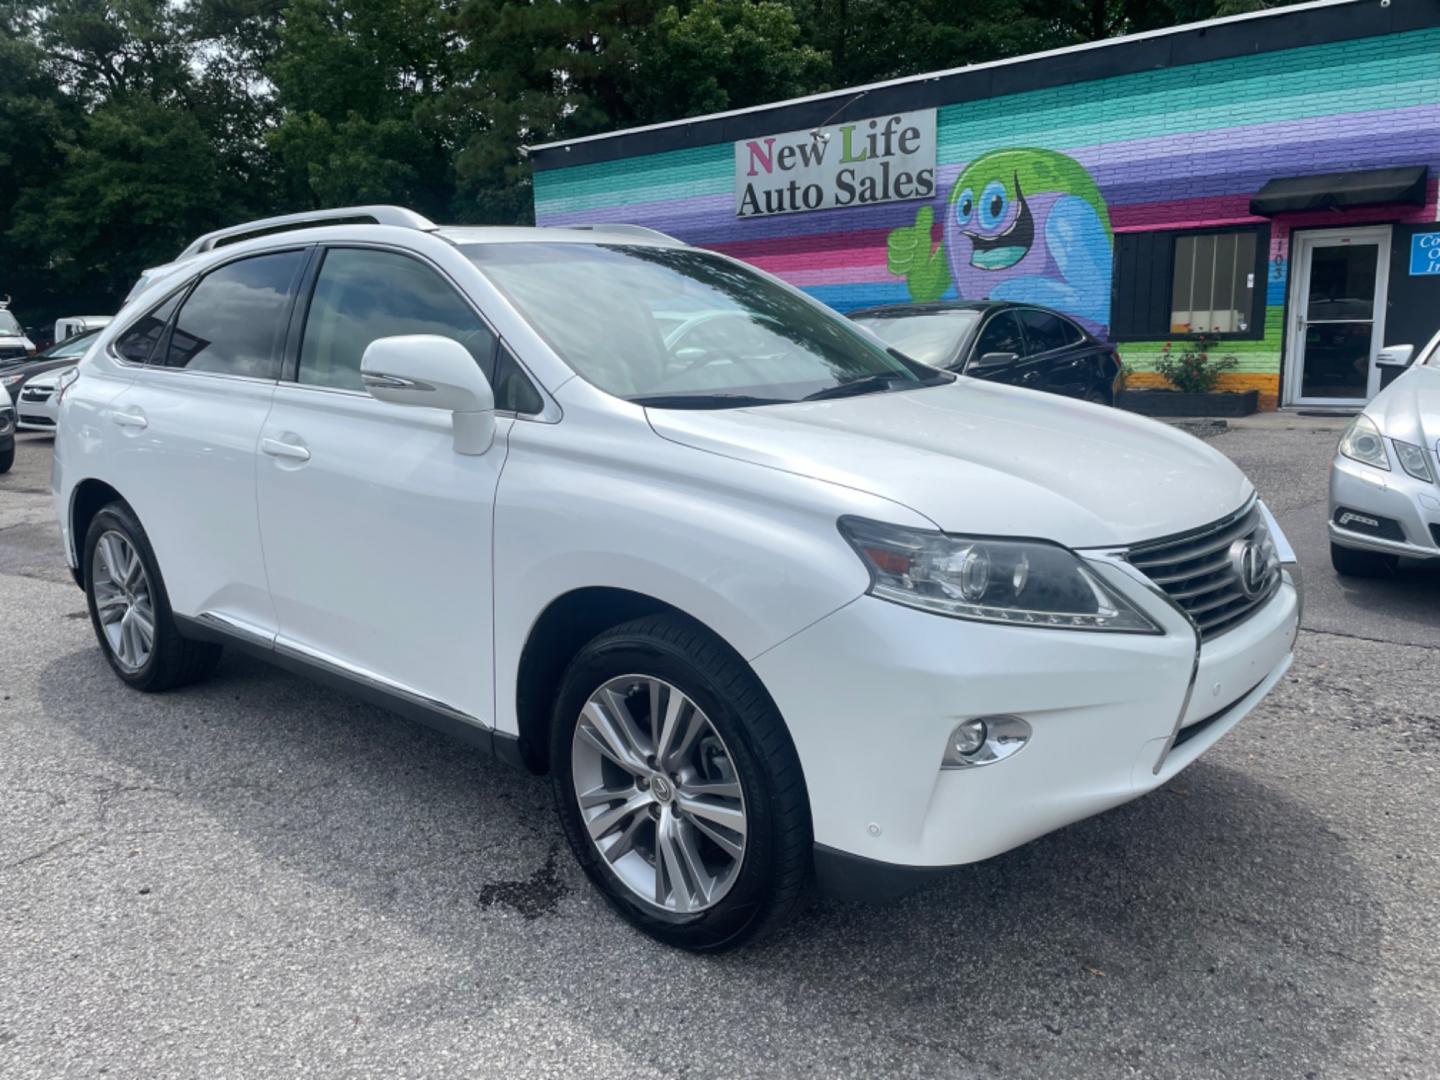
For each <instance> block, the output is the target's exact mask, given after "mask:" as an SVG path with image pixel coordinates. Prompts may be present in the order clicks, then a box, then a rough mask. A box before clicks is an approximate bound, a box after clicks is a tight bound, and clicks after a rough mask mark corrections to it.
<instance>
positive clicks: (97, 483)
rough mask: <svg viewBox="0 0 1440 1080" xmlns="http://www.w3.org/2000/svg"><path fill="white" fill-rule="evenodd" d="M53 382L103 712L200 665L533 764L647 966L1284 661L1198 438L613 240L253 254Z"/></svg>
mask: <svg viewBox="0 0 1440 1080" xmlns="http://www.w3.org/2000/svg"><path fill="white" fill-rule="evenodd" d="M336 219H338V220H336ZM366 219H369V220H371V221H373V222H375V223H374V224H363V223H357V220H358V221H359V222H363V221H365V220H366ZM285 229H288V230H289V231H282V230H285ZM677 309H683V310H684V312H685V313H686V314H685V315H684V318H683V320H682V321H680V322H678V323H676V322H675V319H674V315H675V312H676V311H677ZM79 370H80V374H79V377H78V378H77V379H76V380H75V381H74V383H73V384H72V385H70V386H69V387H68V388H67V389H66V391H65V393H64V395H63V398H62V400H61V403H60V421H59V425H58V428H57V431H56V440H55V452H54V465H53V473H52V476H53V486H54V491H55V508H56V512H57V517H58V519H59V523H60V529H61V537H62V543H63V544H64V548H65V557H66V559H67V561H68V562H69V565H70V567H71V568H72V571H73V573H74V576H75V580H76V582H77V584H79V585H80V586H81V587H82V588H83V589H84V590H85V592H86V596H87V600H88V605H89V611H90V615H91V622H92V625H93V627H94V630H95V633H96V638H97V641H98V643H99V646H100V648H101V650H102V652H103V655H104V656H105V657H106V660H107V661H108V663H109V665H110V666H111V668H112V669H113V671H114V672H115V674H116V675H117V677H118V678H119V679H120V680H121V681H122V682H124V683H125V684H127V685H128V686H130V687H132V688H134V689H137V690H142V691H159V690H165V689H167V688H170V687H174V686H178V685H181V684H183V683H186V682H191V681H194V680H196V679H200V678H203V677H204V676H205V675H207V674H208V673H210V672H211V671H212V670H213V669H214V668H215V665H216V663H217V661H218V659H219V656H220V651H221V648H222V646H227V645H228V646H233V647H236V648H240V649H244V650H247V651H250V652H253V653H256V654H258V655H260V656H263V657H266V658H268V659H270V660H272V661H275V662H277V663H279V664H282V665H285V666H288V667H290V668H292V669H296V670H300V671H304V672H308V673H310V674H311V675H314V676H316V677H318V678H321V679H324V680H327V681H329V682H331V683H335V684H339V685H342V686H346V687H348V688H350V689H351V690H352V691H353V692H355V693H357V694H361V695H363V696H366V697H368V698H370V699H372V700H375V701H379V702H382V703H384V704H386V705H388V706H390V707H392V708H395V709H397V710H398V711H401V712H404V713H407V714H408V715H411V716H414V717H416V718H417V719H421V720H424V721H426V722H428V723H431V724H434V725H436V726H438V727H441V728H443V729H445V730H448V731H450V732H452V733H455V734H458V735H460V736H461V737H464V738H466V739H469V740H470V741H472V742H473V743H474V744H476V745H478V746H481V747H483V748H485V749H487V750H489V751H490V752H492V753H494V754H496V755H498V756H500V757H502V758H504V759H506V760H511V761H514V762H516V763H520V764H523V765H525V766H526V767H528V768H530V769H532V770H535V771H537V772H548V773H550V775H551V777H552V784H553V789H554V793H555V798H556V806H557V811H558V814H559V817H560V821H561V823H562V827H563V829H564V831H565V833H566V836H567V838H568V840H569V842H570V844H571V847H572V849H573V851H574V853H575V856H576V858H577V859H578V860H579V862H580V864H581V866H582V867H583V868H584V869H585V871H586V873H587V874H588V875H589V876H590V878H591V880H592V882H593V883H594V884H595V886H596V887H597V888H598V889H599V890H600V891H601V892H602V893H603V894H604V895H605V897H606V898H607V899H608V900H609V901H610V902H611V903H612V904H613V906H614V907H615V908H616V909H617V910H618V911H619V912H620V913H622V915H623V916H624V917H626V918H627V919H629V920H630V921H631V922H632V923H633V924H634V925H636V926H637V927H639V928H640V929H642V930H644V931H645V932H646V933H649V934H651V935H653V936H655V937H656V938H658V939H660V940H662V941H665V942H668V943H670V944H673V945H677V946H682V947H685V948H690V949H706V950H709V949H722V948H728V947H731V946H734V945H736V944H738V943H740V942H741V941H743V940H745V939H746V938H747V937H750V936H751V935H753V934H755V933H757V932H759V931H760V930H762V929H765V928H767V927H769V926H773V925H775V924H777V923H779V922H780V921H782V920H783V919H784V918H785V917H786V916H787V915H789V914H790V913H792V912H793V911H794V910H796V907H797V905H798V903H799V901H800V899H801V897H802V896H803V895H804V893H805V886H806V882H807V879H808V878H809V877H810V876H811V874H812V873H813V874H815V875H818V877H819V879H820V882H821V884H822V885H823V886H825V887H827V888H830V889H834V890H839V891H846V892H849V893H850V894H851V895H855V894H858V893H863V892H866V891H867V890H873V891H872V895H873V894H875V893H883V892H887V891H894V890H897V889H903V888H904V887H906V886H909V885H913V884H914V883H915V882H916V881H917V880H918V879H921V878H923V877H926V876H929V875H932V874H935V873H937V872H939V871H941V870H943V869H944V868H947V867H953V866H955V865H958V864H963V863H969V862H973V861H976V860H979V859H984V858H988V857H990V856H992V855H996V854H999V853H1000V852H1003V851H1006V850H1008V849H1010V848H1013V847H1015V846H1016V845H1018V844H1023V843H1025V842H1026V841H1028V840H1030V839H1032V838H1034V837H1037V836H1040V835H1042V834H1044V833H1047V832H1049V831H1051V830H1053V829H1056V828H1059V827H1060V826H1062V825H1065V824H1067V823H1069V822H1072V821H1076V820H1078V819H1080V818H1083V817H1086V816H1088V815H1090V814H1094V813H1097V812H1099V811H1102V810H1105V809H1107V808H1109V807H1112V806H1116V805H1118V804H1120V803H1122V802H1125V801H1127V800H1129V799H1132V798H1135V797H1137V796H1139V795H1142V794H1143V793H1145V792H1147V791H1150V790H1152V789H1154V788H1156V787H1157V786H1159V785H1160V784H1162V783H1164V782H1165V781H1166V780H1168V779H1170V778H1171V777H1172V776H1174V775H1176V774H1177V773H1178V772H1179V771H1180V770H1181V769H1183V768H1185V767H1186V766H1187V765H1189V764H1190V763H1191V762H1193V761H1194V760H1195V759H1196V758H1197V757H1199V756H1200V755H1201V754H1202V753H1204V752H1205V751H1206V750H1207V749H1209V748H1210V747H1211V746H1213V745H1214V744H1215V743H1216V741H1217V740H1219V739H1220V738H1221V737H1222V736H1223V735H1224V734H1225V733H1226V732H1228V731H1229V730H1231V729H1232V728H1233V727H1234V726H1235V725H1236V724H1237V723H1238V722H1239V721H1240V720H1241V718H1242V717H1244V716H1245V714H1246V713H1248V712H1249V711H1250V710H1251V709H1252V708H1253V707H1254V706H1255V705H1256V704H1257V703H1258V702H1259V701H1260V700H1261V699H1262V698H1263V697H1264V696H1265V695H1266V694H1267V693H1268V692H1269V691H1270V689H1271V688H1272V687H1273V686H1274V685H1275V684H1276V682H1277V681H1278V680H1279V679H1280V678H1281V677H1282V676H1283V675H1284V672H1285V671H1286V669H1287V668H1288V667H1289V665H1290V662H1291V650H1292V646H1293V644H1294V640H1295V635H1296V632H1297V629H1298V612H1299V593H1298V580H1297V578H1296V576H1295V575H1296V572H1295V570H1294V568H1293V566H1292V565H1289V564H1293V558H1294V557H1293V553H1292V552H1291V551H1290V549H1289V547H1288V545H1287V543H1286V541H1285V537H1284V536H1283V535H1282V534H1281V532H1280V529H1279V527H1278V526H1277V525H1276V523H1275V521H1274V519H1273V517H1272V516H1271V515H1270V513H1269V511H1268V510H1267V509H1266V508H1265V506H1264V504H1263V503H1261V502H1260V501H1259V500H1258V499H1257V497H1256V494H1255V489H1254V487H1253V486H1252V485H1251V483H1250V482H1249V481H1248V480H1247V479H1246V478H1245V476H1244V475H1243V474H1242V473H1241V472H1240V471H1239V470H1238V469H1237V468H1236V467H1235V466H1234V465H1233V464H1232V463H1231V462H1230V461H1229V460H1228V459H1227V458H1225V457H1224V456H1223V455H1222V454H1220V453H1219V452H1218V451H1216V450H1214V449H1212V448H1211V447H1209V446H1208V445H1206V444H1205V443H1203V442H1200V441H1199V440H1196V439H1194V438H1192V437H1190V436H1189V435H1186V434H1183V433H1181V432H1179V431H1176V430H1174V429H1172V428H1169V427H1166V426H1165V425H1163V424H1158V423H1155V422H1154V421H1150V420H1146V419H1143V418H1140V417H1136V416H1132V415H1130V414H1124V413H1117V414H1115V416H1114V417H1113V419H1112V420H1111V422H1109V423H1105V424H1097V423H1096V422H1095V410H1094V409H1093V408H1092V407H1091V406H1088V405H1085V404H1083V403H1080V402H1071V401H1066V400H1063V399H1054V398H1051V399H1045V398H1041V397H1039V396H1037V395H1035V394H1030V393H1025V392H1023V391H1020V390H1017V389H1015V388H1013V387H1009V386H1002V385H996V384H992V383H986V382H980V381H977V380H974V379H961V378H957V377H956V376H955V375H953V374H950V373H948V372H942V371H937V370H936V369H934V368H931V367H927V366H924V365H922V364H919V363H917V362H915V361H914V360H911V359H910V358H909V357H907V356H905V355H903V354H902V353H900V352H898V351H896V350H894V349H888V348H885V347H883V346H882V345H881V344H880V343H879V342H878V341H877V340H876V338H875V337H874V336H873V335H871V334H868V333H864V332H862V331H861V330H860V329H859V328H858V327H856V326H855V325H854V324H853V323H851V322H848V321H847V320H845V319H844V318H842V317H841V316H839V315H837V314H836V313H835V312H834V311H832V310H831V309H829V308H826V307H825V306H823V305H821V304H819V303H817V302H815V301H814V300H812V299H810V298H809V297H807V296H806V295H805V294H803V293H802V292H800V291H798V290H796V289H793V288H791V287H790V286H789V285H786V284H785V283H783V282H781V281H778V280H776V279H775V278H773V277H770V276H768V275H766V274H764V273H762V272H760V271H758V270H756V269H754V268H753V267H751V266H748V265H747V264H745V263H743V262H740V261H738V260H735V259H731V258H728V257H726V256H724V255H721V254H718V253H715V252H710V251H704V250H699V249H696V248H692V247H689V246H687V245H685V244H682V243H680V242H679V241H676V240H673V239H671V238H669V237H665V236H663V235H661V234H658V233H654V232H652V231H650V230H646V229H639V228H635V227H626V226H595V227H593V228H574V229H558V228H556V229H521V228H441V227H437V226H435V225H433V224H431V223H430V222H428V221H426V220H425V219H424V218H421V217H420V216H419V215H417V214H414V213H413V212H410V211H407V210H403V209H400V208H395V207H362V208H348V209H344V210H336V211H331V212H328V213H325V212H321V213H313V214H307V215H295V216H294V217H291V218H284V219H278V220H276V219H271V220H269V221H261V222H254V223H251V224H249V225H246V226H240V227H237V228H234V229H228V230H222V231H221V232H220V233H216V234H211V235H209V236H206V237H202V238H201V239H200V240H198V241H196V242H195V243H194V244H192V245H191V246H190V248H188V249H187V251H186V252H185V254H184V255H183V257H182V258H181V259H179V260H177V262H176V263H174V264H171V265H170V266H168V267H163V268H156V269H155V270H153V271H151V272H150V273H149V278H148V284H147V286H146V287H144V288H142V289H141V290H140V292H139V293H138V294H137V295H136V296H135V298H134V300H133V301H132V302H131V303H130V304H128V305H127V306H126V308H125V310H124V311H123V312H122V314H121V315H120V316H119V317H118V318H117V319H116V322H115V323H114V324H113V325H112V326H110V327H107V328H106V329H105V330H103V331H101V336H100V339H99V342H98V343H97V344H96V346H95V347H94V348H92V349H91V351H90V352H89V353H87V354H86V356H85V358H84V359H83V360H82V361H81V363H80V367H79ZM1141 490H1143V491H1144V493H1145V497H1144V498H1137V497H1136V494H1135V493H1136V492H1137V491H1141ZM392 570H393V572H388V571H392ZM1197 688H1200V689H1197ZM1170 842H1172V843H1191V842H1193V843H1197V844H1198V843H1203V842H1204V841H1203V838H1199V837H1174V838H1171V840H1170Z"/></svg>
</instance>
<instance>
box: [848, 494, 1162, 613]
mask: <svg viewBox="0 0 1440 1080" xmlns="http://www.w3.org/2000/svg"><path fill="white" fill-rule="evenodd" d="M839 525H840V532H841V535H843V536H844V537H845V539H846V540H848V541H850V544H851V546H852V547H854V548H855V550H856V551H857V552H858V553H859V555H860V558H861V560H863V561H864V563H865V566H866V568H867V569H869V571H870V594H871V595H872V596H878V597H880V598H881V599H882V600H891V601H893V602H895V603H897V604H905V605H907V606H908V607H913V608H919V609H921V610H922V611H931V612H934V613H936V614H937V615H949V616H951V617H953V618H956V619H976V620H979V621H980V622H994V623H1009V624H1012V625H1021V626H1036V627H1047V628H1052V629H1061V630H1111V631H1121V632H1126V633H1132V634H1158V633H1161V632H1162V631H1161V630H1160V628H1159V627H1158V626H1156V625H1155V624H1154V623H1153V622H1151V621H1150V620H1149V619H1147V618H1146V617H1145V616H1144V615H1142V614H1141V613H1140V612H1139V611H1138V610H1136V609H1135V608H1134V607H1133V606H1132V605H1131V604H1130V603H1129V602H1128V601H1127V600H1125V598H1124V597H1122V596H1120V595H1119V594H1117V593H1116V592H1115V591H1114V590H1112V589H1111V588H1110V587H1109V586H1107V585H1106V584H1105V583H1104V582H1103V581H1101V580H1100V578H1098V577H1097V576H1096V575H1095V573H1094V572H1093V571H1092V570H1090V569H1089V568H1088V567H1087V566H1086V565H1085V564H1084V563H1083V562H1082V561H1081V560H1080V558H1079V557H1078V556H1077V555H1075V554H1074V553H1073V552H1070V551H1068V550H1066V549H1065V548H1063V547H1060V546H1059V545H1058V544H1047V543H1044V542H1041V541H1038V540H992V539H989V538H980V537H963V536H950V535H948V534H946V533H940V532H931V531H929V530H925V529H907V528H902V527H901V526H898V525H885V524H882V523H881V522H878V521H866V520H864V519H863V518H852V517H844V518H841V519H840V522H839Z"/></svg>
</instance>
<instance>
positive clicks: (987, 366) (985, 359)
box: [965, 352, 1020, 375]
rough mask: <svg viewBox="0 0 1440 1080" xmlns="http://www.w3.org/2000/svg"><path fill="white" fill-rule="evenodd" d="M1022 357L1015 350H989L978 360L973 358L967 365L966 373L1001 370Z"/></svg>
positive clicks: (979, 373)
mask: <svg viewBox="0 0 1440 1080" xmlns="http://www.w3.org/2000/svg"><path fill="white" fill-rule="evenodd" d="M1019 359H1020V354H1019V353H1013V352H987V353H986V354H985V355H984V356H982V357H980V358H979V359H978V360H971V361H970V363H968V364H966V365H965V374H966V375H987V374H993V373H994V372H996V371H999V370H1000V369H1001V368H1006V367H1009V366H1010V365H1011V364H1013V363H1015V361H1017V360H1019Z"/></svg>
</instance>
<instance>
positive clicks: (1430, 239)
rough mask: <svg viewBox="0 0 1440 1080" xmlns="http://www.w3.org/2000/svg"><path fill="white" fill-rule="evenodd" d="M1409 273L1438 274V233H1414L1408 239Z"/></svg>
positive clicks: (1439, 246)
mask: <svg viewBox="0 0 1440 1080" xmlns="http://www.w3.org/2000/svg"><path fill="white" fill-rule="evenodd" d="M1410 273H1411V274H1412V275H1414V276H1416V277H1418V276H1420V275H1421V274H1440V232H1428V233H1416V234H1415V235H1414V236H1412V237H1411V238H1410Z"/></svg>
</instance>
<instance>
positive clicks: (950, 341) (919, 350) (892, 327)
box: [855, 309, 980, 367]
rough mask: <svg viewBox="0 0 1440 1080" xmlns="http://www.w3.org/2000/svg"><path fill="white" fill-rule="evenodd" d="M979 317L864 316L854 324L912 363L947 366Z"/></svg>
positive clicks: (970, 313) (943, 313) (937, 314)
mask: <svg viewBox="0 0 1440 1080" xmlns="http://www.w3.org/2000/svg"><path fill="white" fill-rule="evenodd" d="M978 318H980V313H979V312H978V311H965V310H963V309H962V310H959V311H936V312H931V313H928V314H925V315H891V316H882V317H880V318H876V317H873V316H862V317H861V318H858V319H856V320H855V321H856V322H857V323H859V324H860V325H861V326H863V327H865V329H866V330H869V331H870V332H871V333H872V334H874V335H875V336H876V337H878V338H879V339H880V340H881V341H883V342H885V344H886V345H889V346H891V347H892V348H895V349H899V350H900V351H901V352H902V353H904V354H905V355H906V356H908V357H910V358H911V359H912V360H919V361H920V363H922V364H929V365H930V366H931V367H944V366H945V365H946V364H948V363H950V361H951V360H953V359H954V358H955V353H956V350H958V349H959V348H960V342H961V341H962V340H963V339H964V337H965V335H966V334H967V333H969V331H970V328H971V327H972V326H974V325H975V320H977V319H978Z"/></svg>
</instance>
